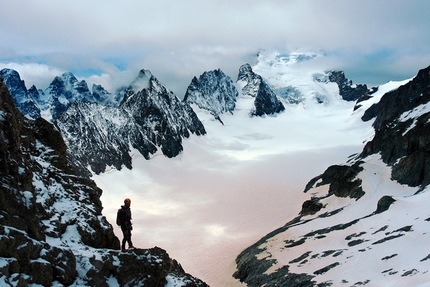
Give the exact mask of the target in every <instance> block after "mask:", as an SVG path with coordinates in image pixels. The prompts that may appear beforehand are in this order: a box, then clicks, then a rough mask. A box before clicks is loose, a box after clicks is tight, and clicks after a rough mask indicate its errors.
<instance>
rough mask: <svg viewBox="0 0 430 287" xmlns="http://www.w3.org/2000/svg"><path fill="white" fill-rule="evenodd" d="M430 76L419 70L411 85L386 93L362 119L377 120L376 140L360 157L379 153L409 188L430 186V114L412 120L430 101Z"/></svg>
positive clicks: (429, 68) (399, 180)
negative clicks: (429, 122) (416, 112)
mask: <svg viewBox="0 0 430 287" xmlns="http://www.w3.org/2000/svg"><path fill="white" fill-rule="evenodd" d="M429 73H430V67H428V68H426V69H423V70H420V71H419V72H418V74H417V76H416V77H415V78H414V79H413V80H412V81H410V82H409V83H407V84H405V85H403V86H401V87H399V88H398V89H397V90H394V91H391V92H388V93H386V94H385V95H384V96H383V97H382V99H381V100H380V101H379V103H377V104H375V105H373V106H371V107H370V108H369V109H368V110H367V111H366V112H365V113H364V115H363V120H364V121H366V120H370V119H372V118H374V117H376V119H375V122H374V123H373V126H374V128H375V136H374V138H373V139H372V141H370V142H368V143H367V144H366V146H365V147H364V149H363V152H362V155H361V156H362V157H365V156H367V155H370V154H374V153H378V152H379V153H380V154H381V156H382V160H383V161H384V162H385V163H387V164H389V165H392V166H393V169H392V174H391V175H392V177H393V178H394V179H395V180H397V181H398V182H400V183H404V184H408V185H410V186H426V185H428V184H429V183H430V169H429V163H430V162H429V155H430V126H429V125H428V124H427V122H428V120H429V119H430V113H423V114H422V115H421V116H420V117H418V118H415V117H414V116H413V114H414V111H416V110H419V109H422V108H423V107H424V106H425V105H426V104H428V102H429V101H430V75H429Z"/></svg>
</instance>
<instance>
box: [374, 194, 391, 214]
mask: <svg viewBox="0 0 430 287" xmlns="http://www.w3.org/2000/svg"><path fill="white" fill-rule="evenodd" d="M395 201H396V200H395V199H394V198H392V197H391V196H389V195H385V196H383V197H381V199H380V200H379V201H378V205H377V206H376V211H375V213H381V212H384V211H387V210H388V208H390V206H391V204H393V203H394V202H395Z"/></svg>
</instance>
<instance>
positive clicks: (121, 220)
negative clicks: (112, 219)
mask: <svg viewBox="0 0 430 287" xmlns="http://www.w3.org/2000/svg"><path fill="white" fill-rule="evenodd" d="M130 205H131V200H130V198H126V199H124V205H122V206H121V208H120V209H119V210H118V215H117V224H118V225H120V226H121V231H122V234H123V236H124V237H123V239H122V246H121V247H122V248H121V250H122V251H127V249H125V243H128V248H134V246H133V243H132V242H131V230H133V227H132V223H131V210H130Z"/></svg>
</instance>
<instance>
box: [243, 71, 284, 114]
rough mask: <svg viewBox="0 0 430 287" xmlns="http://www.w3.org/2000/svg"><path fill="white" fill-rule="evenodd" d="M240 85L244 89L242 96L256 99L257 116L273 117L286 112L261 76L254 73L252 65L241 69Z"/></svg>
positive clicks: (254, 111) (255, 112)
mask: <svg viewBox="0 0 430 287" xmlns="http://www.w3.org/2000/svg"><path fill="white" fill-rule="evenodd" d="M237 82H238V84H239V85H240V86H241V87H242V95H244V96H251V97H253V98H255V100H254V105H255V110H253V111H252V112H251V114H252V115H255V116H263V115H273V114H277V113H280V112H282V111H284V110H285V107H284V105H283V104H282V102H281V101H280V100H279V99H278V97H277V96H276V94H275V93H274V92H273V91H272V89H271V88H270V87H269V85H268V84H267V83H266V81H264V80H263V78H262V77H261V76H260V75H257V74H256V73H254V72H253V71H252V68H251V65H250V64H244V65H242V66H241V67H240V68H239V75H238V77H237Z"/></svg>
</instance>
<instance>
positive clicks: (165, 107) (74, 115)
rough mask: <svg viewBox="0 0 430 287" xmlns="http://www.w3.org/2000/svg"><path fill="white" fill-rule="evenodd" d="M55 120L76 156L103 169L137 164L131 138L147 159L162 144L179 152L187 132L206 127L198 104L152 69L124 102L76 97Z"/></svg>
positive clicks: (200, 131)
mask: <svg viewBox="0 0 430 287" xmlns="http://www.w3.org/2000/svg"><path fill="white" fill-rule="evenodd" d="M139 89H140V90H139ZM55 124H56V125H57V126H58V128H59V130H60V131H61V133H62V135H63V137H64V139H65V141H66V143H67V146H68V147H69V149H70V151H69V154H70V156H71V157H72V158H74V159H75V161H76V162H79V163H80V164H81V165H82V166H83V167H84V166H90V167H91V169H92V171H94V172H95V173H97V174H98V173H100V172H104V171H105V169H106V166H113V167H115V168H116V169H121V168H122V167H123V166H125V167H127V168H130V169H131V168H132V160H131V156H130V144H131V146H132V147H133V148H135V149H137V150H138V151H139V152H140V153H141V154H142V155H143V156H144V157H145V158H146V159H149V158H150V156H151V155H152V154H154V153H155V152H157V150H158V148H160V149H161V151H162V153H163V154H164V155H165V156H167V157H175V156H177V155H178V154H179V153H180V152H181V151H182V150H183V147H182V138H188V137H189V136H190V135H191V134H192V133H193V134H196V135H204V134H205V133H206V131H205V129H204V127H203V124H202V123H201V122H200V120H199V119H198V117H197V115H196V114H195V113H194V111H193V110H192V108H191V107H190V106H189V105H188V104H187V103H184V102H181V101H180V100H179V99H178V98H177V97H176V96H175V95H174V94H173V93H172V92H170V91H169V90H167V89H166V88H165V87H164V86H163V85H162V84H161V83H160V82H159V81H158V80H157V79H156V78H155V77H154V76H153V75H152V74H151V73H150V72H149V71H146V70H142V71H141V72H140V74H139V76H138V77H137V78H136V80H135V81H134V82H133V83H132V84H131V85H130V86H129V88H128V89H127V90H126V91H125V93H124V97H123V100H122V102H121V104H120V105H119V107H118V108H116V107H109V106H103V105H100V104H97V103H84V102H75V103H74V104H73V105H72V106H70V108H69V109H68V110H67V111H66V112H65V113H63V114H62V115H61V116H60V117H59V118H58V119H57V121H56V122H55Z"/></svg>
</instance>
